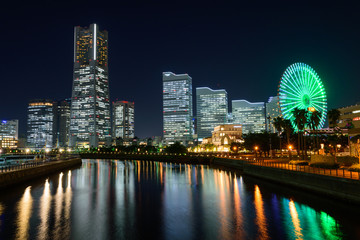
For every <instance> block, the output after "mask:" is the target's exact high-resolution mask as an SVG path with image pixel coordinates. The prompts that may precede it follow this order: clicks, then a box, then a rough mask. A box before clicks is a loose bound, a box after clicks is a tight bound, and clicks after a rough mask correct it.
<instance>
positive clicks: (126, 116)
mask: <svg viewBox="0 0 360 240" xmlns="http://www.w3.org/2000/svg"><path fill="white" fill-rule="evenodd" d="M112 121H113V124H112V128H113V130H112V132H113V138H115V139H117V138H122V139H123V140H129V139H132V138H134V137H135V105H134V102H128V101H116V102H113V105H112Z"/></svg>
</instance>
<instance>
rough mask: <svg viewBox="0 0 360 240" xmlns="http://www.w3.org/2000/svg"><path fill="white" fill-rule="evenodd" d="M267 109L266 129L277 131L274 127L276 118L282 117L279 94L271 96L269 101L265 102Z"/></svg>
mask: <svg viewBox="0 0 360 240" xmlns="http://www.w3.org/2000/svg"><path fill="white" fill-rule="evenodd" d="M265 111H266V118H265V121H266V131H268V132H272V133H276V132H277V131H276V129H275V127H274V124H273V123H274V118H276V117H281V111H280V105H279V96H275V97H270V98H269V101H268V102H267V103H266V104H265Z"/></svg>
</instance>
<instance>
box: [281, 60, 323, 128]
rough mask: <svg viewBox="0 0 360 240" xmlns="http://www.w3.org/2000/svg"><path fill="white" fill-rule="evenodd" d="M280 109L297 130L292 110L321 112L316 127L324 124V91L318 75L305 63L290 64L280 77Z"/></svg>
mask: <svg viewBox="0 0 360 240" xmlns="http://www.w3.org/2000/svg"><path fill="white" fill-rule="evenodd" d="M278 93H279V101H280V110H281V113H282V115H283V118H284V119H289V120H290V121H291V124H292V125H293V127H294V129H295V130H296V131H297V127H296V124H295V117H294V115H293V110H294V109H295V108H299V109H305V110H308V111H310V112H313V111H315V110H316V111H318V112H320V113H321V117H320V123H319V125H318V127H317V128H318V129H320V128H322V127H323V126H324V124H325V120H326V113H327V102H326V92H325V88H324V86H323V83H322V81H321V79H320V77H319V75H318V74H317V73H316V72H315V70H314V69H313V68H311V67H310V66H309V65H307V64H305V63H294V64H292V65H290V66H289V67H288V68H287V69H286V70H285V72H284V74H283V75H282V77H281V80H280V85H279V92H278Z"/></svg>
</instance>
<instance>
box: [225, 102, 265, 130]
mask: <svg viewBox="0 0 360 240" xmlns="http://www.w3.org/2000/svg"><path fill="white" fill-rule="evenodd" d="M232 116H233V123H234V124H241V125H242V133H243V134H247V133H250V132H255V133H259V132H261V131H264V130H265V105H264V102H256V103H251V102H248V101H246V100H233V101H232Z"/></svg>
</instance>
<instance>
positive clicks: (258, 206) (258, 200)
mask: <svg viewBox="0 0 360 240" xmlns="http://www.w3.org/2000/svg"><path fill="white" fill-rule="evenodd" d="M254 204H255V211H256V220H255V221H256V224H257V226H258V239H269V235H268V230H267V223H266V215H265V211H264V202H263V200H262V196H261V192H260V189H259V186H258V185H255V191H254Z"/></svg>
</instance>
